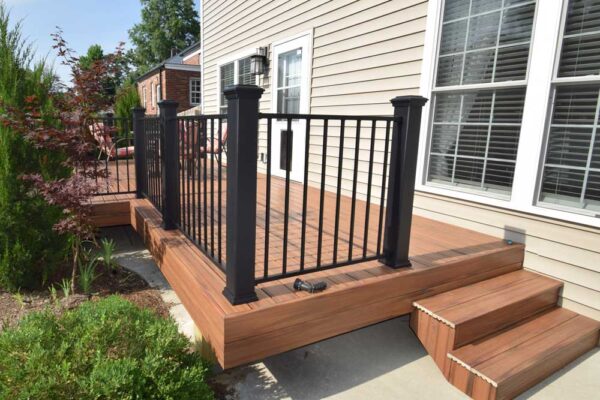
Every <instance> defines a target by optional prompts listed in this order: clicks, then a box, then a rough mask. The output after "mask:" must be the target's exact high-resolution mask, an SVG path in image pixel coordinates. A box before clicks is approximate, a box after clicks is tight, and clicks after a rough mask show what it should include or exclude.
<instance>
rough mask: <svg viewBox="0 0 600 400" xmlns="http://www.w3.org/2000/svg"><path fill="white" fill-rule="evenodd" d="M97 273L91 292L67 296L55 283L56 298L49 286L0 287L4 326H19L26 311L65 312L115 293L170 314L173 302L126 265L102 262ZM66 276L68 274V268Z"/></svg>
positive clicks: (0, 320)
mask: <svg viewBox="0 0 600 400" xmlns="http://www.w3.org/2000/svg"><path fill="white" fill-rule="evenodd" d="M97 274H98V277H97V278H96V280H95V281H94V283H93V285H92V291H91V294H90V295H83V294H80V293H76V294H71V295H70V296H69V297H68V298H65V297H64V296H63V293H62V290H61V289H60V287H59V286H58V285H55V287H56V292H57V299H56V300H55V299H53V298H52V296H51V293H50V291H49V290H34V291H20V292H19V293H7V292H5V291H3V290H1V289H0V330H2V329H4V328H6V327H12V326H15V325H16V324H17V323H18V322H19V321H20V320H21V319H22V318H23V317H24V316H25V315H27V314H29V313H31V312H33V311H42V310H44V309H49V310H51V311H52V312H54V313H56V314H61V313H62V312H64V311H65V310H69V309H72V308H75V307H77V306H78V305H80V304H81V303H83V302H84V301H88V300H89V301H97V300H99V299H101V298H103V297H107V296H110V295H112V294H120V295H121V296H122V297H123V298H125V299H127V300H129V301H131V302H132V303H134V304H136V305H138V306H139V307H143V308H148V309H151V310H152V311H154V312H155V313H156V314H158V315H160V316H162V317H164V318H167V317H168V316H169V304H167V303H165V302H164V301H163V300H162V298H161V296H160V292H159V291H158V290H156V289H152V288H150V287H149V286H148V283H147V282H146V281H145V280H144V279H142V278H141V277H140V276H139V275H138V274H136V273H134V272H131V271H128V270H125V269H123V268H118V269H117V270H115V271H108V270H104V269H103V268H102V265H99V266H98V269H97ZM64 276H67V268H65V274H64ZM57 281H58V280H57Z"/></svg>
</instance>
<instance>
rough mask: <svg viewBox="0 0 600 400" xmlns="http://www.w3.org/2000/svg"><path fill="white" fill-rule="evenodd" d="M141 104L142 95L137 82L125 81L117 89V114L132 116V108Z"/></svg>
mask: <svg viewBox="0 0 600 400" xmlns="http://www.w3.org/2000/svg"><path fill="white" fill-rule="evenodd" d="M139 105H140V95H139V94H138V91H137V88H136V87H135V83H125V84H124V85H123V86H121V87H120V88H119V90H118V91H117V96H116V99H115V116H117V117H119V118H131V109H132V108H134V107H138V106H139Z"/></svg>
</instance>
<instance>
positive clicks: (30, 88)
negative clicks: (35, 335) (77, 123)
mask: <svg viewBox="0 0 600 400" xmlns="http://www.w3.org/2000/svg"><path fill="white" fill-rule="evenodd" d="M9 17H10V16H9V13H8V12H7V10H6V7H5V5H4V3H3V2H2V1H1V0H0V122H1V121H6V120H5V118H4V115H5V111H6V110H7V109H8V108H13V109H22V108H23V106H24V105H25V103H26V102H27V101H28V99H30V98H32V97H35V98H36V99H37V101H39V102H40V103H41V104H43V105H44V107H45V108H46V109H49V108H51V107H52V102H51V101H50V99H49V96H48V94H49V92H50V90H52V87H53V84H54V79H55V77H54V75H53V74H52V73H51V72H49V71H47V70H46V68H45V66H44V64H43V63H39V64H35V65H34V64H33V63H32V57H33V52H32V50H31V47H30V46H29V45H28V43H26V41H24V39H23V38H22V35H21V24H20V23H17V24H15V26H14V27H12V28H11V26H10V25H11V24H10V21H9V19H10V18H9ZM62 161H63V159H62V156H61V155H60V154H56V153H55V152H49V151H47V150H41V149H38V148H36V147H34V146H33V145H32V144H31V143H29V142H28V141H26V140H25V138H23V136H21V135H19V134H17V133H16V132H14V131H13V130H12V129H11V128H10V127H9V126H8V124H7V123H0V287H3V288H5V289H9V290H15V289H18V288H21V287H23V288H26V287H34V286H38V285H40V284H41V283H43V281H44V280H46V279H47V278H49V275H50V274H51V273H52V271H53V269H54V267H56V266H57V264H58V263H60V262H61V261H62V260H63V259H64V257H65V255H66V251H67V249H68V240H67V239H68V238H67V237H65V236H64V235H58V234H57V233H56V232H55V231H54V230H53V226H54V224H56V223H57V222H58V221H59V220H60V218H61V215H62V213H61V211H60V209H58V208H57V207H54V206H50V205H48V203H46V201H45V200H44V199H42V198H41V197H39V196H32V195H31V194H30V192H31V189H32V188H31V185H29V184H27V183H26V182H25V181H24V180H23V179H21V177H22V176H23V175H25V174H29V173H34V172H37V173H41V174H42V175H44V176H48V177H60V176H67V175H68V171H67V170H65V168H64V167H62V165H61V162H62Z"/></svg>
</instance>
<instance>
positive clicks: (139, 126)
mask: <svg viewBox="0 0 600 400" xmlns="http://www.w3.org/2000/svg"><path fill="white" fill-rule="evenodd" d="M131 113H132V128H133V144H134V146H135V150H134V154H133V157H134V165H135V197H136V198H138V199H141V198H142V197H144V195H143V193H144V191H145V190H146V188H145V183H144V176H146V171H145V166H146V145H145V142H146V140H145V139H146V135H145V132H144V117H145V116H146V109H145V108H143V107H134V108H133V109H132V110H131Z"/></svg>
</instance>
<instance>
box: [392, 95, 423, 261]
mask: <svg viewBox="0 0 600 400" xmlns="http://www.w3.org/2000/svg"><path fill="white" fill-rule="evenodd" d="M391 102H392V105H393V106H394V119H395V121H394V128H393V131H392V144H391V153H390V175H389V183H388V191H387V203H386V217H385V231H384V232H385V233H384V235H385V236H384V239H383V262H384V263H385V264H386V265H387V266H389V267H392V268H400V267H409V266H410V265H411V264H410V260H409V259H408V247H409V244H410V227H411V224H412V211H413V198H414V193H415V174H416V168H417V153H418V149H419V131H420V126H421V111H422V109H423V106H424V105H425V103H426V102H427V99H426V98H425V97H421V96H399V97H396V98H394V99H392V100H391Z"/></svg>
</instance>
